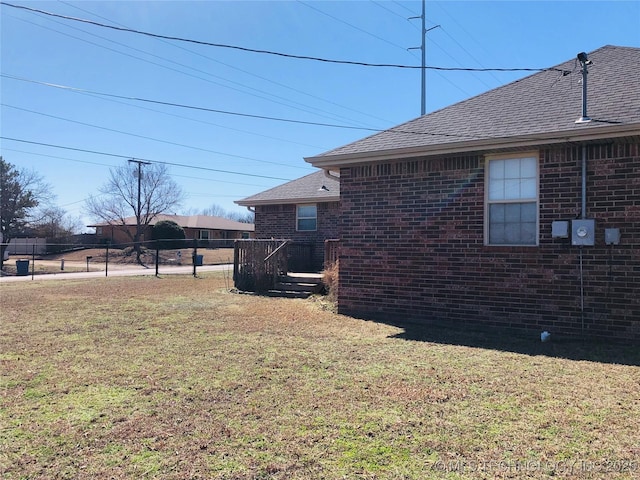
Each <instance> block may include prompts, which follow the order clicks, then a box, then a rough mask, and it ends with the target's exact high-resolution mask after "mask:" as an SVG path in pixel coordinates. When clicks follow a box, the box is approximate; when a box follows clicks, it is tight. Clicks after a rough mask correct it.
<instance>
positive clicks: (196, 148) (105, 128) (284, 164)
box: [0, 103, 305, 169]
mask: <svg viewBox="0 0 640 480" xmlns="http://www.w3.org/2000/svg"><path fill="white" fill-rule="evenodd" d="M0 105H2V106H3V107H8V108H13V109H15V110H20V111H23V112H28V113H33V114H34V115H41V116H43V117H49V118H54V119H56V120H62V121H65V122H70V123H75V124H78V125H83V126H85V127H91V128H97V129H100V130H106V131H107V132H114V133H119V134H121V135H128V136H131V137H136V138H143V139H145V140H151V141H154V142H159V143H166V144H167V145H174V146H177V147H182V148H189V149H192V150H198V151H201V152H207V153H214V154H216V155H224V156H227V157H233V158H240V159H242V160H251V161H253V162H260V163H268V164H271V165H279V166H283V167H288V168H301V169H305V167H300V166H297V165H289V164H287V163H279V162H270V161H268V160H260V159H257V158H252V157H246V156H244V155H236V154H233V153H225V152H219V151H216V150H210V149H208V148H202V147H194V146H193V145H186V144H184V143H177V142H171V141H169V140H162V139H160V138H153V137H148V136H146V135H138V134H137V133H131V132H125V131H122V130H116V129H114V128H108V127H102V126H100V125H94V124H92V123H87V122H80V121H78V120H71V119H70V118H64V117H59V116H57V115H50V114H48V113H43V112H37V111H35V110H29V109H27V108H21V107H16V106H15V105H9V104H7V103H0Z"/></svg>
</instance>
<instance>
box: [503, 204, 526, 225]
mask: <svg viewBox="0 0 640 480" xmlns="http://www.w3.org/2000/svg"><path fill="white" fill-rule="evenodd" d="M521 208H522V205H521V204H520V203H509V204H507V205H505V209H504V210H505V211H504V221H505V222H507V223H516V222H520V210H521Z"/></svg>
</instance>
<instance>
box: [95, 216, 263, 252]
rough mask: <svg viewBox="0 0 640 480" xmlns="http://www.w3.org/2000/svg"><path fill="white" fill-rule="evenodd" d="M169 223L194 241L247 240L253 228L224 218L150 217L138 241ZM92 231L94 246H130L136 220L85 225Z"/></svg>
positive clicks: (251, 225) (146, 238)
mask: <svg viewBox="0 0 640 480" xmlns="http://www.w3.org/2000/svg"><path fill="white" fill-rule="evenodd" d="M162 220H171V221H173V222H176V223H177V224H178V225H180V226H181V227H182V228H183V229H184V233H185V238H187V239H191V240H193V239H198V240H203V241H204V240H235V239H239V238H250V237H252V236H253V230H254V225H253V224H252V223H242V222H236V221H235V220H229V219H228V218H222V217H214V216H211V215H165V214H159V215H156V216H155V217H154V219H153V220H152V221H151V223H150V225H149V227H148V228H147V229H145V230H144V231H143V232H142V235H143V236H142V237H141V240H142V241H144V240H150V239H151V238H152V235H151V229H152V227H153V225H155V224H156V223H158V222H160V221H162ZM88 227H91V228H95V229H96V240H97V241H98V242H106V241H109V242H110V243H111V244H114V245H124V244H128V243H131V239H132V238H133V236H134V235H135V231H136V218H135V217H127V218H125V220H124V224H117V223H106V222H103V223H97V224H95V225H88Z"/></svg>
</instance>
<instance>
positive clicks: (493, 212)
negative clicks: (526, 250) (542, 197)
mask: <svg viewBox="0 0 640 480" xmlns="http://www.w3.org/2000/svg"><path fill="white" fill-rule="evenodd" d="M536 225H537V222H536V203H535V202H530V203H506V204H494V205H490V206H489V243H491V244H494V245H535V244H536Z"/></svg>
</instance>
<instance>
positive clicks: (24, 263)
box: [16, 260, 29, 275]
mask: <svg viewBox="0 0 640 480" xmlns="http://www.w3.org/2000/svg"><path fill="white" fill-rule="evenodd" d="M16 273H17V274H18V275H29V260H16Z"/></svg>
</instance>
